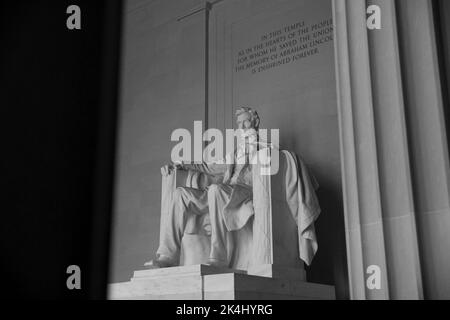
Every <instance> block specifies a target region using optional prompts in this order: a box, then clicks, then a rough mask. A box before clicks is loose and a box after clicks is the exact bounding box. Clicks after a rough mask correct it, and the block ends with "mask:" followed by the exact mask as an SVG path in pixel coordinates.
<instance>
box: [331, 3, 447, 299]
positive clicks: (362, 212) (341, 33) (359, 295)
mask: <svg viewBox="0 0 450 320" xmlns="http://www.w3.org/2000/svg"><path fill="white" fill-rule="evenodd" d="M371 4H375V5H378V6H379V7H380V8H381V17H382V28H381V29H380V30H368V29H367V27H366V9H367V7H368V6H369V5H371ZM431 9H432V8H431V2H430V1H428V0H417V1H415V0H412V1H411V0H408V1H397V2H394V1H382V0H373V1H363V0H361V1H351V2H349V1H345V0H333V15H334V22H335V56H336V75H337V93H338V108H339V120H340V138H341V159H342V173H343V188H344V204H345V225H346V237H347V255H348V267H349V282H350V283H349V286H350V295H351V298H353V299H422V298H423V297H424V296H425V297H432V296H433V297H439V298H441V297H447V294H448V293H446V292H445V289H443V288H444V285H445V284H446V285H447V288H450V286H449V285H448V280H447V279H448V276H447V275H446V274H445V272H444V270H443V269H442V268H444V267H445V268H447V270H450V264H449V261H448V259H449V256H450V253H445V252H443V251H442V249H441V248H442V246H443V245H446V246H448V245H449V244H450V243H448V242H447V241H448V239H450V238H449V237H448V236H444V235H443V234H442V233H443V232H442V231H443V230H444V228H446V230H447V231H448V230H450V228H448V219H449V218H450V215H449V212H448V210H447V208H448V201H449V193H448V188H447V187H448V183H449V179H448V172H449V171H448V169H449V167H448V150H447V149H446V137H445V124H444V121H443V117H442V100H440V102H439V97H442V96H441V95H440V90H441V88H440V83H439V70H437V69H436V67H437V58H436V45H435V42H434V41H433V39H434V38H433V35H434V30H433V20H432V10H431ZM418 23H420V26H419V25H417V24H418ZM414 26H416V27H414ZM416 29H418V30H416ZM421 35H422V36H423V38H422V37H421ZM425 106H426V107H425ZM429 108H430V109H432V110H429ZM430 149H431V150H430ZM430 152H431V153H432V155H430V154H429V153H430ZM429 157H431V158H433V159H432V160H428V158H429ZM433 169H434V171H433ZM435 180H436V182H435V183H433V181H435ZM430 213H432V214H430ZM440 223H441V224H440ZM441 230H442V231H441ZM439 239H442V241H441V242H440V240H439ZM436 262H439V265H436V264H435V263H436ZM373 265H375V266H378V267H379V269H380V270H381V274H380V275H381V283H380V284H381V286H380V288H371V287H370V286H367V284H366V281H367V279H368V277H369V274H368V273H367V271H368V268H369V267H370V266H373ZM428 272H435V273H434V276H431V274H430V275H428ZM430 277H431V278H430ZM437 278H439V279H440V280H439V281H443V283H442V284H438V282H439V281H437V282H436V280H437ZM430 281H431V282H432V283H433V284H429V282H430ZM430 285H431V286H433V288H432V289H431V291H427V288H429V286H430ZM437 287H440V289H439V288H437ZM424 288H425V291H424ZM424 292H425V295H424ZM431 292H433V293H436V294H435V295H433V294H431Z"/></svg>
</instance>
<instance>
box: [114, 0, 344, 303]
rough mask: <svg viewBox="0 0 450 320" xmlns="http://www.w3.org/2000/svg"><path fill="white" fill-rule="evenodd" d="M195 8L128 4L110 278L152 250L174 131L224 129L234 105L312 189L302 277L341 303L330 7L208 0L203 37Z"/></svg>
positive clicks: (190, 1)
mask: <svg viewBox="0 0 450 320" xmlns="http://www.w3.org/2000/svg"><path fill="white" fill-rule="evenodd" d="M201 3H202V1H194V0H183V1H157V0H155V1H145V0H140V1H127V2H126V10H125V12H124V19H125V23H124V25H125V33H124V36H123V41H124V42H123V53H122V77H121V79H122V81H121V114H120V128H119V151H118V152H119V153H118V156H119V162H118V164H117V185H116V203H115V212H114V221H113V227H114V228H113V250H112V270H111V277H110V282H119V281H126V280H129V278H130V277H131V275H132V272H133V271H134V270H136V269H139V268H140V267H141V266H142V264H143V263H144V262H145V261H147V260H148V259H149V258H151V257H152V255H153V253H154V252H155V250H156V248H157V245H158V237H159V219H160V218H159V216H160V199H161V193H160V192H161V191H160V189H161V180H160V173H159V168H160V167H161V166H162V165H163V164H164V163H166V162H167V161H168V160H169V158H170V150H171V147H172V146H173V145H174V143H171V142H170V133H171V132H172V130H173V129H175V128H187V129H188V130H192V129H193V121H194V120H203V121H204V122H207V126H208V127H210V128H218V129H225V128H232V127H233V124H234V119H233V118H234V115H233V114H234V110H235V109H236V107H237V106H241V105H249V106H253V107H255V108H256V109H257V110H258V112H259V114H260V116H261V119H262V123H261V127H263V128H267V129H280V143H281V146H282V147H283V148H286V149H290V150H293V151H295V152H296V153H297V154H299V155H300V156H301V157H302V158H303V159H304V161H305V162H306V163H307V164H308V165H309V166H310V168H311V170H312V172H313V173H314V175H315V176H316V178H317V179H318V181H319V184H320V186H321V188H320V190H319V192H318V195H319V200H320V203H321V206H322V215H321V217H320V218H319V220H318V221H317V224H316V226H317V234H318V240H319V251H318V253H317V255H316V257H315V260H314V262H313V264H312V266H311V267H310V268H308V269H307V276H308V280H309V281H312V282H317V283H323V284H334V285H336V287H337V297H338V298H345V297H348V294H347V275H346V274H347V266H346V249H345V238H344V218H343V205H342V191H341V177H340V168H341V163H340V154H339V131H338V113H337V101H336V83H335V75H334V73H335V66H334V46H333V29H332V26H331V24H332V21H331V19H332V7H331V1H330V0H320V1H309V0H301V1H298V0H295V1H294V0H279V1H273V0H271V1H268V0H258V1H255V0H252V1H250V0H245V1H242V0H240V1H237V0H223V1H216V2H213V3H214V4H213V5H212V8H211V10H210V11H209V23H208V28H207V29H206V28H205V27H206V25H205V19H206V14H205V11H201V10H200V11H198V12H196V11H197V10H196V9H198V8H202V6H201ZM191 12H192V13H193V14H192V15H189V13H191ZM182 16H186V17H184V18H183V19H178V18H180V17H182ZM206 34H208V38H207V39H208V41H207V42H206V41H205V36H206ZM205 44H207V45H208V50H209V55H208V60H209V61H206V60H205ZM250 49H251V50H250ZM206 62H207V63H206ZM205 64H207V65H208V67H207V69H205ZM258 68H259V69H258ZM205 82H207V83H208V90H207V92H206V91H205ZM205 107H206V108H207V109H206V110H205Z"/></svg>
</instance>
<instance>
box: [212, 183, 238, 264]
mask: <svg viewBox="0 0 450 320" xmlns="http://www.w3.org/2000/svg"><path fill="white" fill-rule="evenodd" d="M232 191H233V189H232V187H231V186H229V185H216V184H213V185H211V186H209V187H208V206H209V217H210V220H211V253H210V256H209V259H210V260H213V261H216V262H219V263H220V264H223V265H228V264H229V258H228V252H227V245H228V246H229V245H232V236H231V234H230V233H229V231H228V230H227V227H226V226H225V222H224V220H223V214H222V212H223V208H224V207H225V205H226V204H227V203H228V200H229V199H230V197H231V192H232ZM228 249H229V250H230V252H231V251H232V250H233V248H228Z"/></svg>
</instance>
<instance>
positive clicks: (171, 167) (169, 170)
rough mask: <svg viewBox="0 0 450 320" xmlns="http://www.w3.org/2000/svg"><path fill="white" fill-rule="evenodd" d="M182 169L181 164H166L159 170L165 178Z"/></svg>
mask: <svg viewBox="0 0 450 320" xmlns="http://www.w3.org/2000/svg"><path fill="white" fill-rule="evenodd" d="M179 168H182V164H181V163H171V164H167V165H165V166H163V167H162V168H161V174H162V175H163V176H164V177H167V176H168V175H169V174H171V173H172V172H173V171H174V170H175V169H179Z"/></svg>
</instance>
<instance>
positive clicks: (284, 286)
mask: <svg viewBox="0 0 450 320" xmlns="http://www.w3.org/2000/svg"><path fill="white" fill-rule="evenodd" d="M108 298H109V299H113V300H114V299H115V300H128V299H133V300H245V299H248V300H252V299H255V300H280V299H283V300H288V299H289V300H291V299H296V300H305V299H306V300H311V299H314V300H315V299H327V300H334V299H335V293H334V286H328V285H322V284H315V283H309V282H305V281H292V280H285V279H276V278H268V277H260V276H254V275H247V274H246V272H245V271H239V270H231V269H224V268H215V267H211V266H206V265H195V266H184V267H174V268H164V269H151V270H141V271H136V272H135V274H134V277H133V278H132V279H131V281H129V282H121V283H114V284H110V285H109V286H108Z"/></svg>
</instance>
